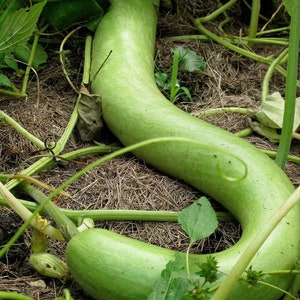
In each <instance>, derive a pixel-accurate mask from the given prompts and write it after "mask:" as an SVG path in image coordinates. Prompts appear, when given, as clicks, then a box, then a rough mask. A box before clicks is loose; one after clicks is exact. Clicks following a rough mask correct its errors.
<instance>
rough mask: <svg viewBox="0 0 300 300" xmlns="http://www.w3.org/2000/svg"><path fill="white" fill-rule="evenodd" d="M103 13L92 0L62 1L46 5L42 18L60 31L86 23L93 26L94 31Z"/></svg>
mask: <svg viewBox="0 0 300 300" xmlns="http://www.w3.org/2000/svg"><path fill="white" fill-rule="evenodd" d="M103 13H104V12H103V9H102V7H101V6H99V4H98V3H97V1H94V0H85V1H82V0H63V1H55V2H49V3H47V5H46V6H45V9H44V11H43V16H44V17H45V18H46V19H47V20H48V21H49V23H50V24H51V25H53V26H55V27H58V28H60V29H65V28H68V27H70V26H71V25H74V24H76V23H77V24H78V25H79V24H80V23H87V22H90V25H91V24H93V26H92V27H93V28H94V29H95V27H96V25H97V24H98V22H99V20H100V18H102V16H103ZM95 20H96V22H95ZM89 28H90V29H93V28H91V27H89Z"/></svg>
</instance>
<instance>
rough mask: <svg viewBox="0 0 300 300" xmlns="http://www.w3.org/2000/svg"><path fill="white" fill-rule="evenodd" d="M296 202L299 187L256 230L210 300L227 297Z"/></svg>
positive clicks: (220, 299) (219, 299)
mask: <svg viewBox="0 0 300 300" xmlns="http://www.w3.org/2000/svg"><path fill="white" fill-rule="evenodd" d="M298 202H300V187H298V188H297V189H296V190H295V192H294V193H293V194H292V195H291V196H290V197H289V198H288V199H287V200H286V201H285V202H283V203H282V204H281V206H280V207H279V208H278V209H277V210H276V211H275V212H274V213H273V214H272V215H271V217H270V219H269V220H268V221H267V222H266V223H265V224H264V226H263V228H261V229H260V230H259V231H258V234H257V235H256V236H255V238H254V239H253V240H252V241H250V243H249V245H248V247H247V248H246V250H245V251H244V252H243V253H242V254H241V256H240V258H239V259H238V261H237V263H236V264H235V265H234V266H233V268H232V269H231V271H230V272H229V274H228V276H227V277H226V278H225V279H224V281H223V282H222V283H221V284H220V287H219V289H218V290H217V291H216V293H215V294H214V295H213V297H212V298H211V300H225V299H226V298H227V296H228V295H229V294H230V292H231V290H232V289H233V287H234V285H235V284H236V282H237V281H238V280H239V278H240V277H241V275H242V274H243V272H244V271H245V269H246V268H247V267H248V266H249V264H250V262H251V260H252V258H253V257H254V256H255V254H256V253H257V252H258V250H259V248H260V247H261V246H262V245H263V243H264V242H265V240H266V239H267V238H268V236H269V235H270V234H271V232H272V231H273V230H274V228H275V227H276V226H277V225H278V223H279V222H280V221H281V220H282V219H283V218H284V217H285V215H286V214H287V213H288V212H289V211H290V210H291V209H292V208H293V207H294V206H295V205H296V204H297V203H298Z"/></svg>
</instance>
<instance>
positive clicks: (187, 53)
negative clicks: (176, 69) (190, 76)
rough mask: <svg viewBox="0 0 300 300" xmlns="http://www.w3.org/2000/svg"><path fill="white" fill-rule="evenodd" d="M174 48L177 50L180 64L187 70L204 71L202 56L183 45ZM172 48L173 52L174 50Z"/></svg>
mask: <svg viewBox="0 0 300 300" xmlns="http://www.w3.org/2000/svg"><path fill="white" fill-rule="evenodd" d="M175 50H178V52H179V61H180V66H181V67H183V68H184V69H185V70H186V71H188V72H194V71H204V70H205V68H206V63H205V61H204V58H203V57H202V56H199V55H198V54H197V53H196V52H195V51H192V50H190V49H188V48H185V47H183V46H178V47H177V48H176V49H175ZM175 50H173V52H175Z"/></svg>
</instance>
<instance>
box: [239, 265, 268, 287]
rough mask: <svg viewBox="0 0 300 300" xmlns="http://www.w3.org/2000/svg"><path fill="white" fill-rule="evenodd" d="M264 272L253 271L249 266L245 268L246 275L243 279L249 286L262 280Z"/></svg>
mask: <svg viewBox="0 0 300 300" xmlns="http://www.w3.org/2000/svg"><path fill="white" fill-rule="evenodd" d="M264 276H265V274H264V273H263V272H262V271H255V270H253V269H252V266H250V268H249V269H247V270H246V277H245V278H244V280H245V281H246V282H247V283H248V284H249V287H252V286H254V285H256V284H257V283H258V281H259V280H262V279H263V277H264Z"/></svg>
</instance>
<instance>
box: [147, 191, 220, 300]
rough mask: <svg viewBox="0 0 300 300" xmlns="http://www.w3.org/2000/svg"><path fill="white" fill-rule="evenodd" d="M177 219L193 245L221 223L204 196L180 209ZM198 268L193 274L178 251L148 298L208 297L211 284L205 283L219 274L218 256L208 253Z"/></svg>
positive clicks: (185, 298) (172, 299)
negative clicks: (216, 257)
mask: <svg viewBox="0 0 300 300" xmlns="http://www.w3.org/2000/svg"><path fill="white" fill-rule="evenodd" d="M178 222H179V223H180V224H181V226H182V228H183V229H184V231H185V232H186V233H187V234H188V236H189V238H190V239H191V243H190V245H191V244H192V243H193V242H195V241H196V240H199V239H203V238H205V237H208V236H209V235H210V234H211V233H213V232H214V231H215V229H216V228H217V226H218V222H217V217H216V213H215V211H214V210H213V208H212V207H211V205H210V203H209V201H208V200H207V198H205V197H201V198H200V199H199V200H197V201H195V202H194V203H193V204H191V205H190V206H188V207H187V208H185V209H183V210H182V211H181V212H180V213H179V216H178ZM189 249H190V247H189V248H188V250H189ZM186 255H188V251H187V253H186ZM186 257H188V256H186ZM199 269H200V270H199V271H198V272H195V273H193V274H190V273H189V266H188V260H186V262H184V261H183V259H182V255H181V254H179V253H176V255H175V260H174V261H169V262H168V263H167V265H166V268H165V269H164V270H163V271H162V273H161V278H160V279H159V280H158V281H157V282H155V284H154V286H153V291H152V293H151V294H150V295H149V296H148V300H183V299H184V300H188V299H208V298H207V297H208V296H209V294H210V288H209V287H208V286H207V285H206V283H213V282H215V281H216V280H217V278H218V276H217V273H218V264H217V261H216V259H215V258H214V257H212V256H208V257H207V260H206V261H205V262H203V263H201V264H199Z"/></svg>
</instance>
